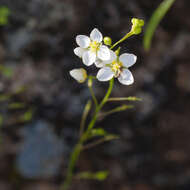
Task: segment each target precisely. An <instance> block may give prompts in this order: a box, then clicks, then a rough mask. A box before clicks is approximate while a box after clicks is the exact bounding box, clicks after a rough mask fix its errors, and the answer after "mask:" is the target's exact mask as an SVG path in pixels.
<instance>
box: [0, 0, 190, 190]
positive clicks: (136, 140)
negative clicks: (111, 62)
mask: <svg viewBox="0 0 190 190" xmlns="http://www.w3.org/2000/svg"><path fill="white" fill-rule="evenodd" d="M160 2H161V1H160V0H155V1H152V0H146V1H143V0H128V1H126V0H117V1H114V0H101V1H99V0H97V1H89V0H80V1H79V0H62V1H61V0H54V1H52V0H30V1H26V0H17V1H11V0H0V5H4V6H7V7H8V8H9V9H10V11H11V14H10V17H9V23H8V24H7V25H5V26H0V64H1V65H3V66H6V67H9V68H11V69H12V70H13V74H12V75H11V76H9V77H7V76H4V75H2V74H0V95H1V97H2V95H7V96H6V98H4V99H3V98H0V113H1V116H3V121H4V122H3V126H2V127H1V145H0V189H2V190H13V189H14V190H17V189H18V190H32V189H35V190H57V189H58V187H59V185H60V183H61V182H62V181H63V179H64V176H65V172H66V167H67V163H68V156H69V154H70V152H71V150H72V147H73V145H74V144H75V143H76V141H77V137H78V129H79V128H78V126H79V122H80V117H81V112H82V110H83V107H84V105H85V102H86V101H87V100H88V98H89V97H90V94H89V92H88V89H87V88H86V86H85V84H81V85H79V84H78V83H76V81H74V80H73V79H71V77H70V76H69V70H71V69H72V68H75V67H80V66H82V63H81V62H80V60H79V59H78V58H77V57H76V56H75V55H74V54H73V48H74V47H76V43H75V36H76V35H77V34H88V33H89V32H90V31H91V30H92V29H93V28H94V27H97V28H99V30H100V31H102V33H103V34H104V35H108V36H111V37H112V38H113V40H114V41H116V40H119V39H120V38H121V37H122V36H123V35H124V34H125V33H126V32H127V31H129V30H130V26H131V24H130V19H131V18H132V17H138V18H143V19H144V20H145V22H146V21H148V19H149V18H150V16H151V14H152V12H153V10H154V9H155V8H156V7H157V6H158V5H159V3H160ZM189 10H190V9H189V6H188V1H187V0H183V1H176V2H175V4H174V6H173V7H172V9H171V10H170V12H169V13H168V14H167V15H166V17H165V18H164V20H163V21H162V22H161V24H160V25H159V27H158V29H157V30H156V33H155V36H154V39H153V44H152V47H151V50H150V51H149V52H148V53H147V52H145V51H144V49H143V45H142V37H143V34H141V35H139V36H134V37H132V38H130V39H129V40H128V41H127V43H124V44H123V47H122V49H123V50H122V51H127V52H129V53H134V54H136V55H137V56H138V61H137V63H136V65H135V66H134V67H133V68H132V69H131V70H132V72H133V74H134V76H135V83H134V85H132V86H129V87H124V86H122V85H120V84H119V83H118V82H116V85H115V87H114V90H113V96H137V97H141V98H142V99H143V101H142V102H137V103H134V104H135V109H133V110H130V111H127V112H123V113H118V114H115V115H112V116H109V117H107V118H106V119H105V120H103V121H100V122H99V125H101V126H104V127H105V128H106V130H108V131H110V132H112V133H116V134H118V135H119V136H120V139H119V140H115V141H113V142H110V143H105V144H104V145H102V146H98V147H96V148H93V149H89V150H87V151H86V152H84V153H83V154H82V155H81V158H80V160H79V163H78V165H77V170H78V171H86V170H90V171H98V170H109V171H110V175H109V177H108V179H107V180H105V181H104V182H97V181H77V180H76V181H74V183H73V186H72V188H71V189H73V190H74V189H77V190H80V189H81V190H87V189H88V190H89V189H90V190H96V189H109V190H115V189H118V190H189V189H190V161H189V160H190V144H189V137H190V126H189V122H190V118H189V116H190V109H189V107H190V101H189V97H190V75H189V73H190V64H189V62H190V56H189V48H190V20H189V19H188V18H189ZM90 71H91V72H92V73H95V72H96V69H95V67H94V68H92V69H91V70H90ZM106 87H107V83H97V84H96V87H95V91H96V94H97V96H98V99H100V98H101V97H102V96H103V95H104V93H105V88H106ZM15 103H17V104H15ZM109 108H110V105H107V106H106V109H109Z"/></svg>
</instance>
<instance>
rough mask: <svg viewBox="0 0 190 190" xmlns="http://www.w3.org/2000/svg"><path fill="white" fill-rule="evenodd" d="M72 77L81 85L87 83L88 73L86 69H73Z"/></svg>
mask: <svg viewBox="0 0 190 190" xmlns="http://www.w3.org/2000/svg"><path fill="white" fill-rule="evenodd" d="M69 73H70V75H71V76H72V77H73V78H74V79H75V80H77V81H78V82H79V83H83V82H85V80H86V79H87V72H86V70H85V69H83V68H80V69H73V70H71V71H70V72H69Z"/></svg>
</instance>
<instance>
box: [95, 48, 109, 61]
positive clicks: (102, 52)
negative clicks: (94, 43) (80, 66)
mask: <svg viewBox="0 0 190 190" xmlns="http://www.w3.org/2000/svg"><path fill="white" fill-rule="evenodd" d="M97 56H98V58H99V59H101V60H103V61H108V60H109V59H110V50H109V48H108V47H107V46H104V45H102V46H100V48H99V50H98V54H97Z"/></svg>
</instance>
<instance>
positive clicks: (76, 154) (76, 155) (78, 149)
mask: <svg viewBox="0 0 190 190" xmlns="http://www.w3.org/2000/svg"><path fill="white" fill-rule="evenodd" d="M113 84H114V78H113V79H111V80H110V83H109V88H108V90H107V93H106V95H105V96H104V98H103V100H102V101H101V103H100V105H98V106H97V107H96V110H95V113H94V115H93V118H92V120H91V121H90V123H89V125H88V128H87V131H86V132H85V133H84V134H83V135H82V136H81V137H80V140H79V142H78V144H77V145H76V146H75V147H74V150H73V152H72V154H71V158H70V161H69V166H68V171H67V175H66V178H65V181H64V183H63V184H62V185H61V187H60V190H67V189H68V188H69V186H70V184H71V182H72V178H73V170H74V167H75V165H76V162H77V160H78V158H79V155H80V153H81V151H82V145H83V143H84V142H85V140H86V138H87V137H88V135H89V133H90V131H91V129H92V128H93V127H94V125H95V123H96V120H97V116H98V113H99V111H100V110H101V108H102V107H103V106H104V104H105V103H106V102H107V100H108V98H109V96H110V94H111V92H112V89H113Z"/></svg>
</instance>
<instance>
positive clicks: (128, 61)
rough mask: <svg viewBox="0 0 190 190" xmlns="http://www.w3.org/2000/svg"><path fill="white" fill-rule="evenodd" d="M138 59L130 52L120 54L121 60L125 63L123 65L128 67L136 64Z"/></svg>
mask: <svg viewBox="0 0 190 190" xmlns="http://www.w3.org/2000/svg"><path fill="white" fill-rule="evenodd" d="M136 60H137V56H136V55H134V54H130V53H124V54H122V55H120V56H119V61H121V62H122V63H123V66H124V67H127V68H128V67H131V66H132V65H134V64H135V62H136Z"/></svg>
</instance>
